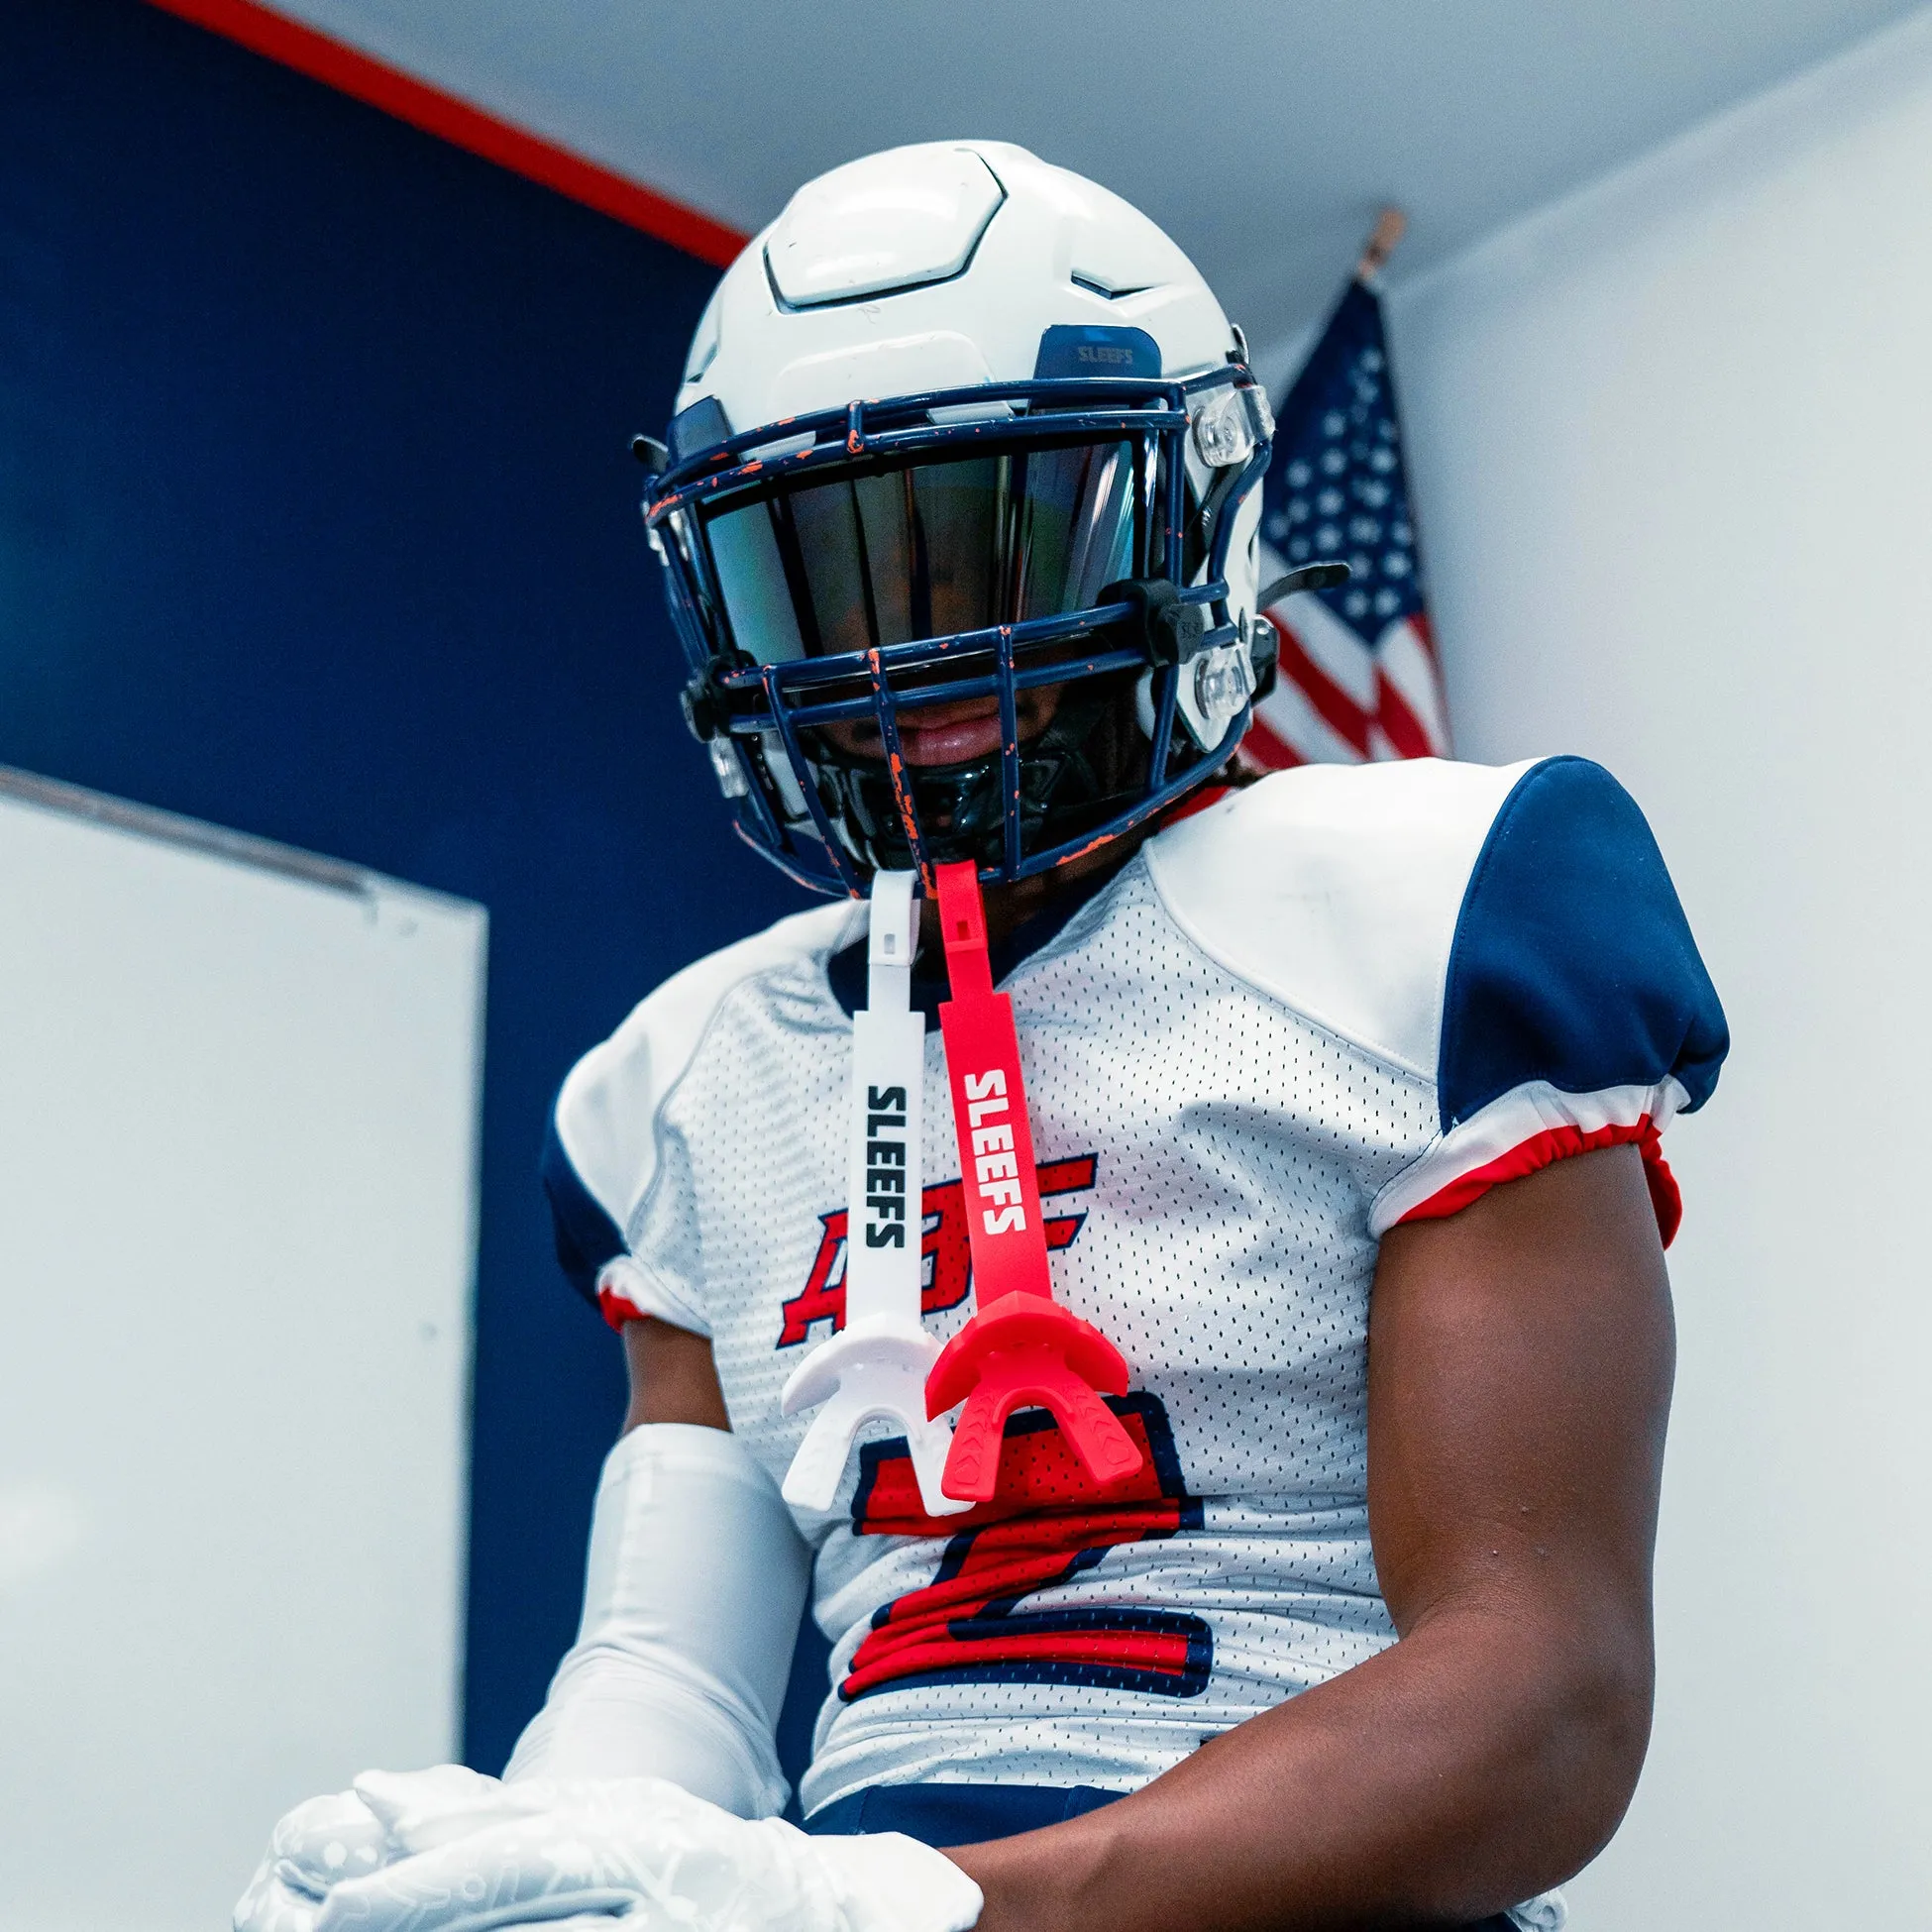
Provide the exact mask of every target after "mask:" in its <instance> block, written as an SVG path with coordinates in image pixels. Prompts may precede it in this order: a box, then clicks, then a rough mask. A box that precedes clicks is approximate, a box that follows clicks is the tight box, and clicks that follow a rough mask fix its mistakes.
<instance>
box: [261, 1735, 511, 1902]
mask: <svg viewBox="0 0 1932 1932" xmlns="http://www.w3.org/2000/svg"><path fill="white" fill-rule="evenodd" d="M495 1789H496V1780H495V1778H493V1777H483V1776H482V1775H481V1774H480V1773H478V1772H476V1771H471V1770H470V1769H469V1768H468V1767H467V1766H465V1765H437V1766H435V1767H434V1768H433V1769H432V1770H429V1771H409V1772H404V1773H400V1774H398V1773H396V1772H393V1771H366V1772H365V1773H364V1774H363V1775H362V1776H361V1777H359V1778H358V1779H357V1780H356V1788H355V1789H354V1790H353V1791H334V1792H331V1793H330V1794H329V1795H328V1796H327V1797H320V1798H310V1799H309V1800H308V1801H307V1802H306V1803H304V1804H298V1805H297V1806H296V1807H295V1808H294V1810H293V1811H290V1812H286V1813H284V1814H283V1816H282V1817H281V1818H280V1819H278V1820H277V1821H276V1824H275V1829H274V1832H273V1835H272V1836H271V1837H270V1838H269V1840H268V1853H267V1855H266V1856H265V1857H264V1859H263V1861H262V1863H261V1864H260V1865H259V1866H257V1867H256V1871H255V1877H254V1878H251V1879H250V1880H249V1888H248V1890H247V1891H245V1892H244V1893H243V1894H242V1897H241V1900H240V1902H239V1903H238V1904H237V1905H236V1907H235V1932H310V1929H311V1928H312V1927H313V1925H314V1924H315V1915H316V1913H317V1912H318V1911H320V1910H321V1908H322V1901H323V1900H324V1899H325V1898H326V1897H327V1896H328V1894H329V1890H330V1887H331V1886H333V1885H335V1884H337V1883H338V1882H339V1881H340V1880H342V1879H344V1878H363V1877H366V1876H367V1875H368V1874H370V1873H372V1872H375V1871H377V1870H379V1869H380V1868H381V1867H382V1866H385V1865H388V1864H390V1863H392V1862H393V1861H394V1860H395V1859H397V1858H401V1857H405V1856H406V1855H407V1854H406V1852H405V1850H404V1849H403V1848H402V1847H401V1846H399V1845H398V1844H396V1843H395V1842H394V1841H392V1839H391V1838H390V1821H391V1819H395V1818H400V1817H403V1816H406V1817H407V1818H408V1820H409V1824H410V1826H411V1828H412V1829H413V1831H414V1833H415V1835H416V1837H417V1838H418V1839H419V1840H420V1841H421V1843H420V1845H419V1846H412V1847H410V1848H409V1849H427V1847H428V1845H429V1844H430V1843H431V1842H432V1837H431V1835H432V1834H433V1833H434V1831H435V1829H436V1826H435V1824H434V1823H432V1819H435V1820H440V1821H441V1822H442V1824H443V1826H444V1829H445V1830H446V1832H447V1833H448V1834H449V1835H451V1836H459V1835H461V1834H462V1833H463V1832H465V1831H469V1830H473V1829H474V1828H475V1827H474V1825H473V1824H471V1823H470V1822H469V1820H471V1819H472V1818H474V1817H475V1816H477V1815H478V1813H479V1810H480V1807H483V1806H485V1805H487V1804H488V1803H489V1802H490V1801H491V1799H492V1797H493V1794H494V1792H495Z"/></svg>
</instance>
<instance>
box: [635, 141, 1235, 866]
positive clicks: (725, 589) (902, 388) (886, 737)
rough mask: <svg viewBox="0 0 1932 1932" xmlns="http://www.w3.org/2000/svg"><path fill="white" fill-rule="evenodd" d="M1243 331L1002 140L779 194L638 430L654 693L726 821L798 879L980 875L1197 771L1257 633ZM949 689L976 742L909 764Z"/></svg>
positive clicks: (942, 145) (1054, 853)
mask: <svg viewBox="0 0 1932 1932" xmlns="http://www.w3.org/2000/svg"><path fill="white" fill-rule="evenodd" d="M1244 358H1245V347H1244V345H1243V343H1242V342H1241V339H1240V336H1239V333H1238V331H1236V330H1234V329H1233V328H1231V327H1230V325H1229V323H1228V320H1227V318H1226V317H1225V316H1224V315H1223V314H1222V311H1221V308H1220V306H1219V305H1218V304H1217V302H1216V301H1215V298H1214V296H1213V295H1212V294H1211V293H1210V291H1209V289H1208V287H1207V284H1206V283H1205V282H1204V281H1203V280H1202V279H1201V276H1200V275H1199V273H1198V272H1197V271H1196V270H1195V268H1194V267H1193V265H1192V264H1191V263H1190V262H1189V261H1188V260H1187V258H1186V257H1185V256H1184V255H1183V254H1182V253H1181V252H1180V250H1179V249H1177V248H1176V247H1175V246H1174V244H1173V243H1172V242H1171V241H1169V240H1168V239H1167V237H1166V236H1165V235H1163V234H1162V233H1161V232H1160V230H1159V229H1158V228H1156V227H1155V226H1154V225H1153V223H1152V222H1150V221H1148V220H1147V219H1146V217H1145V216H1143V215H1141V214H1139V213H1138V212H1136V211H1135V210H1134V209H1133V208H1131V207H1129V206H1128V205H1127V203H1126V202H1125V201H1123V200H1121V199H1120V198H1119V197H1118V196H1116V195H1113V194H1110V193H1109V192H1108V191H1107V190H1106V189H1104V188H1101V187H1097V186H1096V185H1095V184H1094V183H1093V182H1091V181H1087V180H1084V179H1082V178H1081V177H1080V176H1078V175H1076V174H1070V173H1068V172H1067V171H1066V170H1064V169H1062V168H1058V167H1053V166H1050V165H1048V164H1047V163H1046V162H1044V161H1039V160H1038V159H1036V158H1035V157H1034V156H1032V155H1030V154H1028V153H1026V152H1025V151H1024V150H1023V149H1020V148H1014V147H1010V146H1007V145H1005V144H1002V143H997V142H936V143H930V144H926V145H923V146H919V147H912V148H900V149H895V150H893V151H891V152H890V153H887V154H883V155H874V156H871V157H869V158H867V159H866V160H863V161H853V162H850V163H849V164H848V165H846V166H844V167H839V168H835V169H833V170H832V172H831V173H829V174H826V175H823V176H821V177H820V178H819V179H817V180H815V181H811V182H808V183H807V184H806V185H805V187H803V188H801V189H800V190H799V192H798V193H797V194H796V195H795V196H794V197H793V199H792V201H791V203H790V205H789V206H788V207H787V208H786V210H785V212H784V213H783V214H782V215H781V216H780V217H779V218H778V220H777V221H776V222H775V223H773V225H772V226H771V227H770V228H769V229H768V230H767V231H766V232H765V233H764V234H763V235H760V236H759V237H757V238H756V239H755V240H754V241H753V242H752V243H751V244H750V245H749V246H748V247H747V248H746V249H745V251H744V253H743V254H742V255H741V256H739V258H738V260H737V261H736V262H735V263H734V264H733V265H732V267H731V268H729V269H728V270H727V271H726V273H725V275H724V278H723V279H722V281H720V283H719V284H718V287H717V290H716V293H715V294H714V295H713V297H712V299H711V302H710V305H709V306H708V307H707V309H706V310H705V312H704V316H703V318H702V320H701V321H700V322H699V324H698V332H697V335H696V337H695V339H694V341H693V343H692V351H691V359H690V362H689V365H688V367H687V369H686V373H685V381H684V385H683V387H682V389H681V390H680V391H679V395H678V408H677V413H676V414H675V416H674V417H673V419H672V422H671V425H670V429H669V432H668V434H667V437H666V440H665V442H664V443H662V444H658V443H652V442H649V441H648V440H647V439H642V438H640V439H639V450H640V454H641V455H643V456H644V458H645V460H646V462H647V463H649V464H650V466H651V468H652V470H653V472H654V474H653V476H652V478H651V483H650V486H649V490H648V494H647V496H646V500H645V519H646V525H647V528H648V530H649V532H650V535H651V540H652V543H653V545H654V547H655V548H656V550H657V553H658V555H659V557H660V559H661V560H662V562H663V564H664V567H665V572H666V578H667V583H668V587H669V592H670V601H671V607H672V612H673V615H674V618H675V620H676V623H677V627H678V631H679V635H680V638H681V640H682V642H683V645H684V648H685V650H686V652H687V654H688V656H689V658H690V663H691V677H690V682H689V684H688V686H687V688H686V693H685V706H686V714H687V716H688V718H689V719H690V721H691V725H692V728H693V730H694V731H695V732H696V733H697V735H698V737H699V738H700V739H702V740H703V741H704V742H705V743H706V744H707V745H708V747H709V749H710V754H711V759H712V763H713V766H714V768H715V770H716V773H717V777H718V781H719V784H720V786H721V788H722V789H723V791H724V793H725V795H726V797H727V798H729V799H732V800H734V801H736V804H737V811H738V824H739V829H740V831H741V832H742V833H743V835H744V836H745V837H746V838H747V839H748V840H749V841H750V842H751V843H752V844H753V845H755V846H756V847H757V848H758V849H759V850H760V851H762V852H763V853H765V855H766V856H767V857H769V858H771V859H772V860H773V861H774V862H775V863H776V864H778V865H779V866H781V867H782V868H783V869H784V870H785V871H787V872H789V873H791V874H792V875H793V876H794V877H795V878H798V879H800V880H801V881H803V882H804V883H805V884H808V885H811V886H814V887H817V888H819V889H821V890H825V891H829V892H848V893H858V892H861V891H862V890H863V889H864V885H865V881H866V877H867V875H868V874H869V873H870V872H871V871H872V870H873V869H875V868H881V867H892V868H903V867H908V866H917V867H918V868H919V869H920V870H921V871H922V872H923V873H924V874H925V875H926V877H927V880H928V884H929V882H930V879H931V874H932V868H933V867H934V866H936V865H938V864H942V863H946V862H948V861H955V860H959V859H972V860H974V861H975V862H976V863H977V864H978V866H979V868H980V871H981V876H982V877H983V878H986V879H988V880H994V879H999V880H1014V879H1019V878H1023V877H1026V876H1028V875H1029V874H1032V873H1037V872H1042V871H1045V870H1046V869H1048V868H1049V867H1051V866H1054V865H1058V864H1060V863H1062V862H1064V861H1065V860H1067V859H1069V858H1072V857H1074V856H1076V855H1077V854H1079V853H1081V852H1085V851H1088V850H1091V849H1092V848H1093V847H1094V846H1095V845H1097V844H1100V843H1102V842H1104V841H1105V840H1107V839H1109V838H1113V837H1116V836H1118V835H1119V834H1121V833H1122V832H1124V831H1127V830H1128V829H1130V828H1131V827H1133V826H1135V825H1137V824H1140V823H1143V822H1144V821H1145V820H1147V819H1148V818H1150V817H1152V816H1154V815H1155V814H1157V813H1158V812H1160V811H1161V810H1162V809H1163V808H1164V807H1166V806H1167V805H1169V804H1170V803H1171V802H1173V801H1174V800H1176V799H1177V798H1179V797H1180V796H1181V795H1182V794H1184V793H1185V792H1187V791H1189V790H1190V789H1192V788H1193V787H1195V786H1197V785H1199V784H1201V783H1203V782H1204V781H1205V780H1206V779H1207V778H1208V777H1210V776H1211V775H1212V774H1213V773H1214V772H1215V771H1216V770H1217V769H1218V768H1219V767H1220V766H1221V765H1222V763H1223V762H1224V761H1225V760H1226V759H1227V757H1228V756H1229V755H1230V754H1231V753H1232V752H1233V751H1234V747H1235V745H1236V744H1237V743H1238V742H1239V740H1240V737H1241V734H1242V732H1243V731H1244V730H1245V729H1246V726H1247V721H1248V716H1249V706H1250V703H1251V700H1252V698H1254V696H1255V695H1256V693H1257V690H1258V689H1259V688H1260V687H1261V684H1262V681H1263V680H1264V679H1265V678H1266V677H1267V676H1268V675H1270V674H1271V671H1272V662H1273V658H1272V650H1273V634H1272V632H1271V631H1270V630H1269V628H1268V626H1267V625H1266V623H1265V622H1264V621H1262V620H1260V619H1259V617H1258V606H1257V589H1258V587H1257V585H1256V583H1255V570H1256V564H1255V554H1256V551H1255V541H1254V538H1255V529H1256V525H1257V522H1258V519H1259V514H1260V493H1259V490H1258V487H1257V485H1258V484H1259V482H1260V479H1261V475H1262V472H1263V470H1264V469H1265V467H1266V464H1267V456H1268V439H1269V436H1270V434H1271V433H1272V428H1273V424H1272V420H1271V418H1270V415H1269V411H1268V405H1267V400H1266V398H1265V396H1264V395H1263V394H1262V392H1261V390H1260V389H1259V388H1258V387H1257V386H1256V385H1255V383H1254V381H1253V378H1252V376H1250V375H1249V373H1248V371H1247V369H1246V367H1245V361H1244ZM938 707H949V708H948V709H946V710H944V711H941V710H940V709H939V708H938ZM962 715H966V716H971V717H976V718H982V719H985V720H991V721H996V722H997V733H998V739H997V743H995V742H994V741H993V729H994V725H993V724H992V723H989V724H988V726H987V728H985V729H983V730H981V731H980V732H979V734H978V742H977V744H976V745H975V753H976V755H972V756H962V757H960V758H958V759H957V760H956V761H955V762H945V761H944V760H943V759H941V758H935V757H934V756H933V755H931V746H932V744H933V743H935V742H936V743H938V744H939V745H941V746H942V747H943V745H944V744H945V743H946V738H945V734H944V732H943V731H941V730H939V729H938V728H937V720H940V719H942V718H945V719H950V718H957V717H960V716H962ZM921 740H923V743H921Z"/></svg>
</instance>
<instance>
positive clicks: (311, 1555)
mask: <svg viewBox="0 0 1932 1932" xmlns="http://www.w3.org/2000/svg"><path fill="white" fill-rule="evenodd" d="M11 788H12V780H11V778H10V776H9V775H7V774H4V773H0V1848H4V1855H5V1856H4V1876H0V1922H4V1924H5V1926H6V1927H7V1928H8V1932H101V1928H105V1927H108V1926H116V1927H128V1928H130V1932H133V1929H134V1928H139V1932H212V1928H214V1927H216V1926H220V1925H226V1924H227V1922H228V1912H229V1909H230V1907H231V1906H232V1905H233V1903H234V1900H235V1898H236V1896H237V1895H238V1894H239V1893H240V1891H241V1889H242V1887H243V1885H244V1884H245V1883H246V1882H247V1880H248V1877H249V1873H250V1871H251V1869H252V1868H253V1866H254V1863H255V1860H256V1858H257V1856H258V1854H259V1852H260V1850H261V1848H262V1846H263V1845H264V1844H266V1842H267V1838H268V1829H269V1827H270V1826H271V1825H272V1824H273V1822H274V1820H275V1818H276V1816H277V1814H278V1813H280V1812H281V1811H282V1810H283V1809H284V1808H285V1807H287V1806H288V1805H289V1804H292V1803H294V1802H295V1801H296V1800H297V1799H299V1798H302V1797H306V1796H308V1795H309V1794H310V1793H311V1792H314V1791H317V1790H332V1789H339V1788H340V1787H341V1786H342V1785H343V1784H344V1783H345V1782H346V1781H347V1779H348V1778H349V1777H350V1776H351V1775H352V1774H353V1773H354V1772H355V1771H358V1770H360V1769H361V1768H362V1767H363V1766H364V1765H366V1764H370V1763H375V1764H391V1765H397V1766H408V1765H418V1764H426V1763H433V1762H436V1761H438V1760H442V1759H446V1758H448V1757H451V1756H453V1755H454V1752H455V1750H456V1747H457V1742H458V1713H459V1709H460V1692H461V1670H462V1650H461V1635H462V1614H463V1580H464V1524H465V1520H466V1508H465V1504H466V1496H467V1489H468V1436H469V1432H468V1422H469V1415H468V1411H469V1401H468V1395H469V1384H468V1369H469V1356H470V1346H469V1342H470V1304H471V1277H472V1250H473V1245H474V1230H475V1219H476V1159H477V1093H478V1077H479V1072H480V1050H481V1047H480V1026H481V1020H482V1000H483V932H484V921H483V911H482V909H481V908H480V907H475V906H470V905H467V904H463V903H461V902H457V901H453V900H447V899H443V898H440V897H438V896H435V895H431V894H426V893H419V892H415V891H412V890H410V889H408V888H406V887H398V886H395V885H393V884H392V883H391V882H389V881H387V880H380V879H375V878H372V877H371V876H369V875H368V874H364V873H360V872H357V871H355V870H354V869H353V868H349V867H344V866H333V865H330V864H329V863H327V862H317V861H312V860H306V859H304V858H303V857H302V856H301V855H298V854H287V853H281V852H278V851H275V850H265V849H264V848H262V847H261V846H260V845H259V842H256V841H244V840H239V839H233V838H225V837H224V836H223V835H222V834H219V833H214V832H212V831H210V830H209V829H208V828H201V829H200V830H198V831H197V830H196V829H195V828H191V827H182V826H180V825H178V824H176V825H174V826H171V827H166V826H163V827H159V828H158V829H161V830H163V831H167V832H170V833H173V834H176V836H169V837H164V838H157V837H155V836H152V835H147V834H144V833H142V832H138V831H130V830H128V829H123V828H117V827H116V826H114V825H112V824H103V823H100V822H90V821H89V818H88V817H87V816H86V815H84V813H85V811H86V809H87V808H88V806H89V801H88V800H87V798H86V796H85V795H82V796H81V797H80V798H79V799H78V800H76V801H74V802H73V803H75V804H76V805H79V806H80V807H81V811H80V812H75V811H72V810H48V809H44V808H42V807H40V806H37V805H28V804H23V803H22V802H21V801H20V799H19V797H18V796H17V795H16V796H14V797H8V796H7V793H8V791H9V790H10V789H11ZM182 833H185V834H187V836H188V837H190V838H192V839H198V840H200V841H201V843H200V846H199V847H197V845H196V844H194V843H183V842H181V838H180V836H178V835H179V834H182ZM210 845H212V846H213V847H214V848H215V849H212V850H211V849H206V848H207V847H208V846H210Z"/></svg>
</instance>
